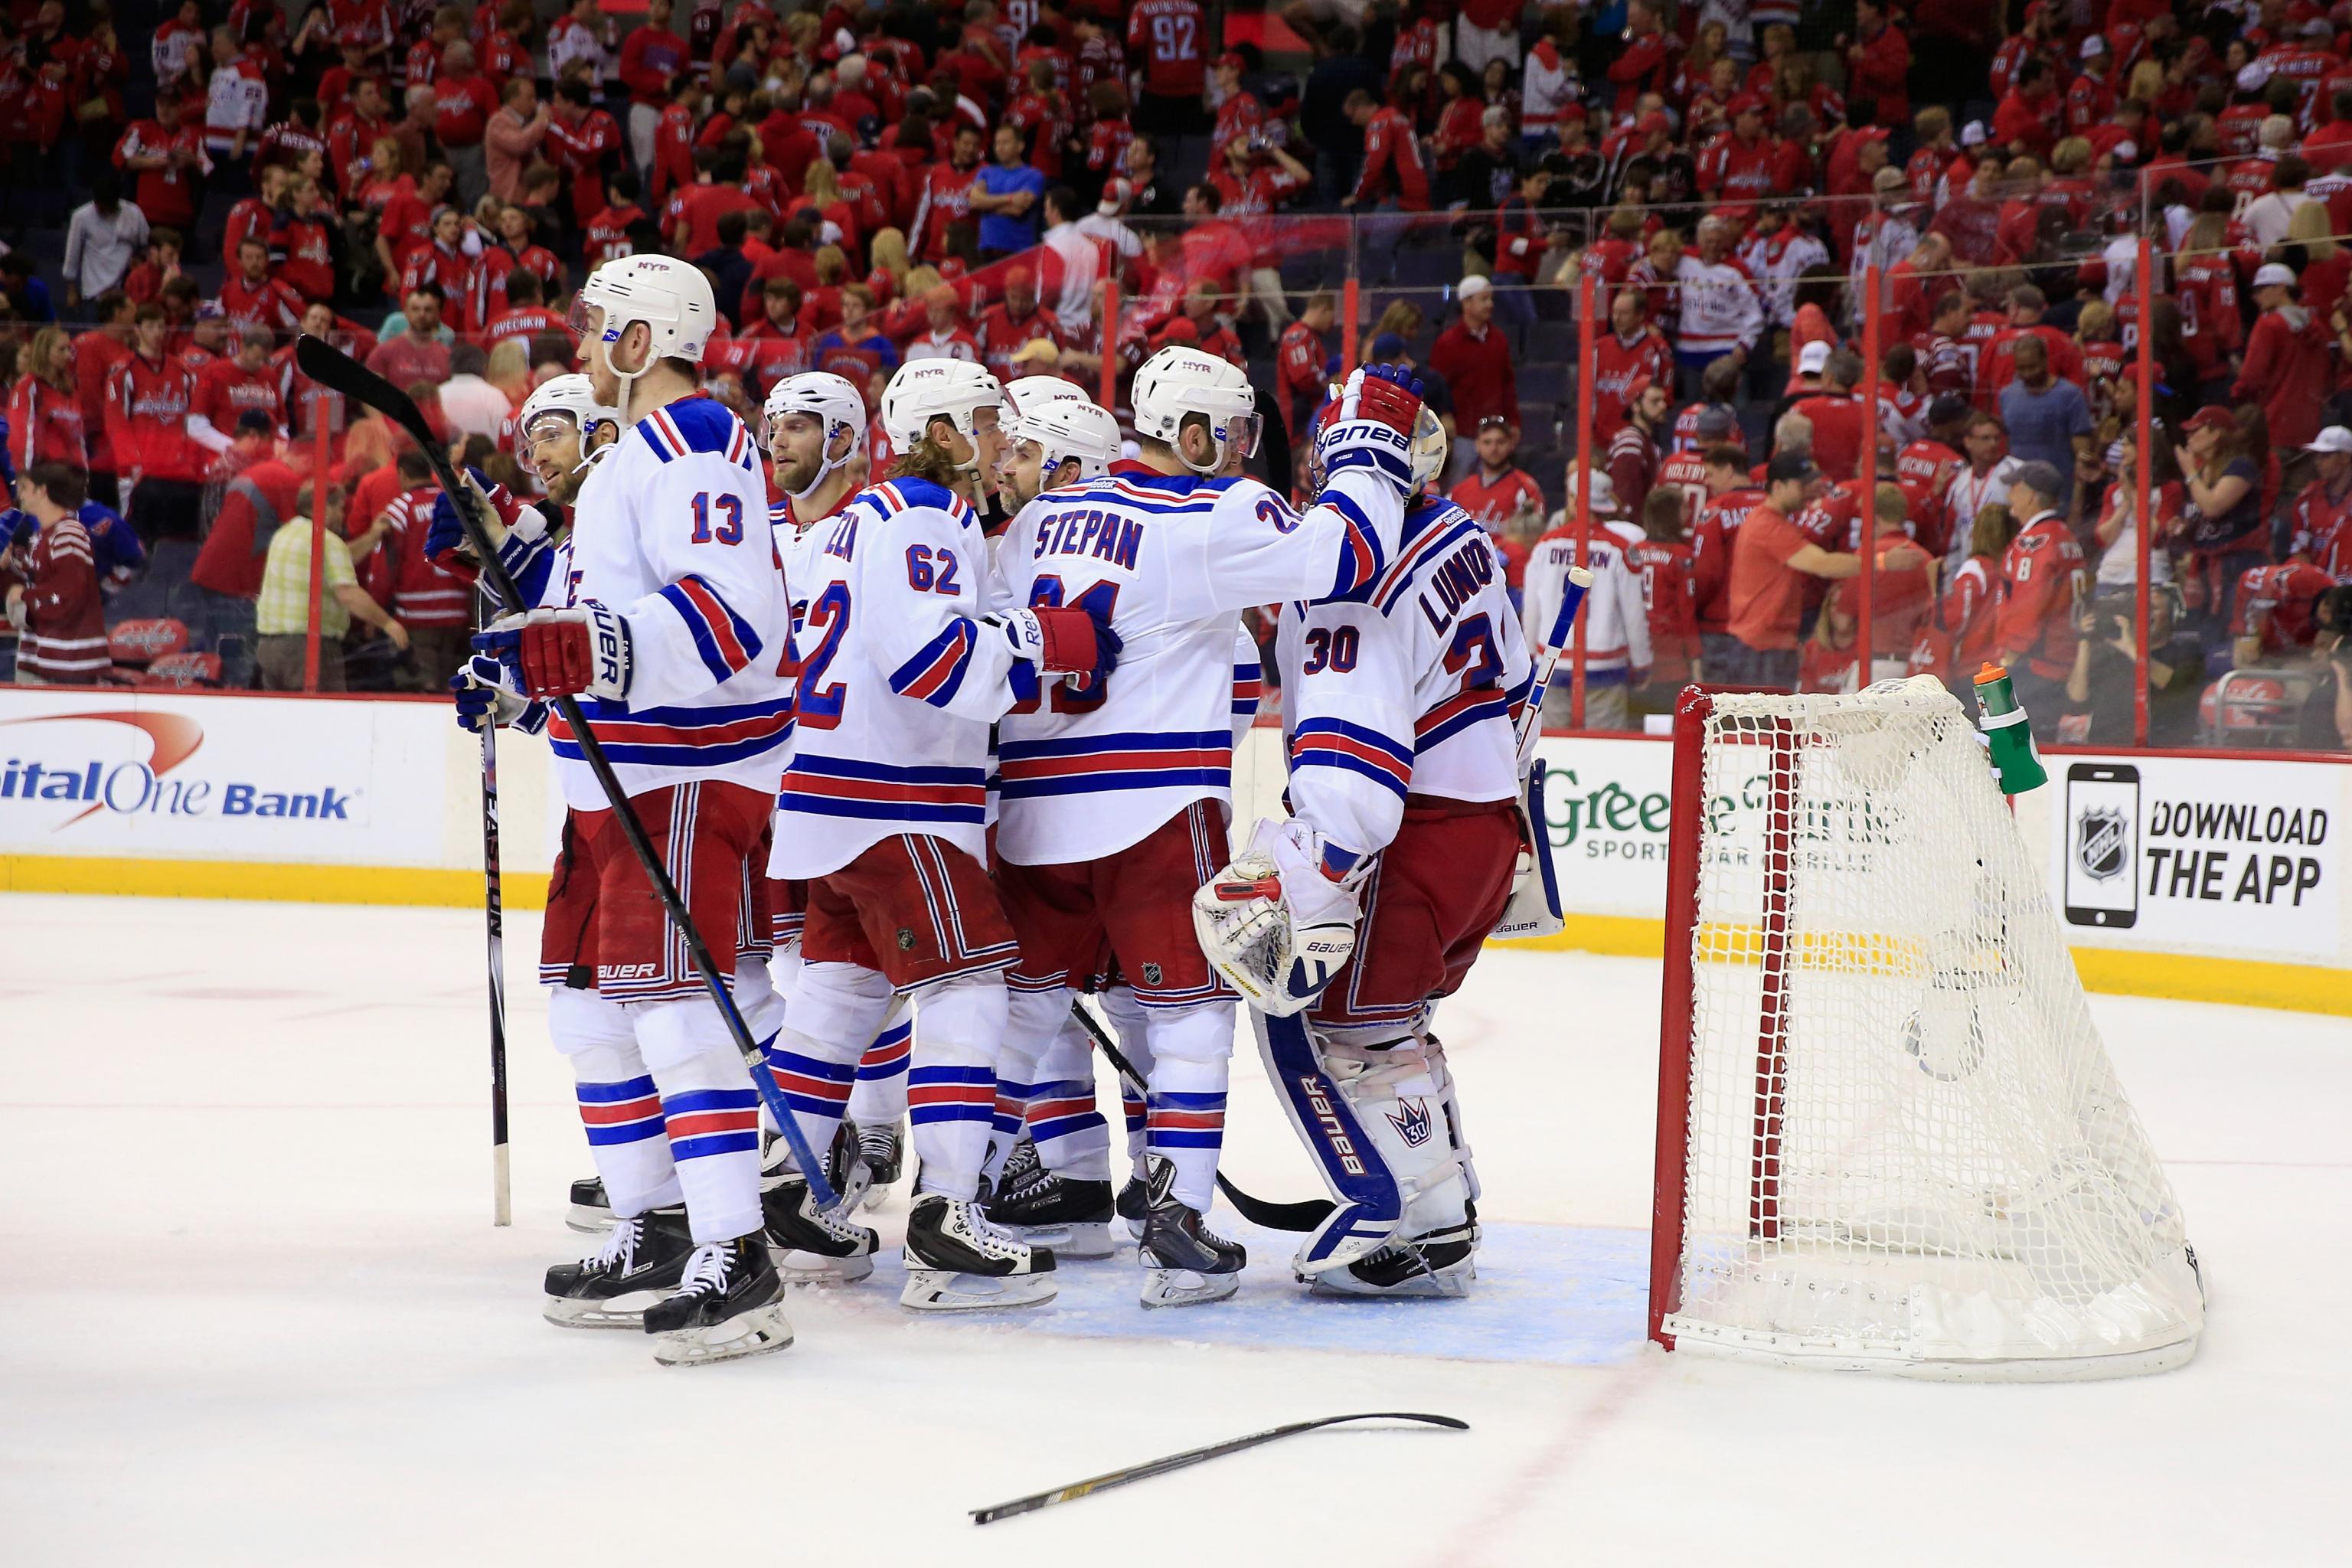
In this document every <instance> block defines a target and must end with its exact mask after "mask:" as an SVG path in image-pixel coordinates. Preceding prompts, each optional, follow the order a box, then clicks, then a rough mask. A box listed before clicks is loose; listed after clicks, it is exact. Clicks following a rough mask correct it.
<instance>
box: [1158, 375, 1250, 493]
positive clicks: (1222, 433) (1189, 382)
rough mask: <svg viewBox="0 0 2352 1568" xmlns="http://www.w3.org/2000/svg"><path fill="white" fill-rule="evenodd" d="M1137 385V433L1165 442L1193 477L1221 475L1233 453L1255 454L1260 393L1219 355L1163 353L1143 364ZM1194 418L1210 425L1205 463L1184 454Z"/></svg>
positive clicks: (1246, 456)
mask: <svg viewBox="0 0 2352 1568" xmlns="http://www.w3.org/2000/svg"><path fill="white" fill-rule="evenodd" d="M1196 414H1197V415H1199V416H1201V417H1202V418H1203V419H1205V420H1207V421H1208V426H1209V438H1210V442H1211V447H1210V452H1211V456H1210V460H1209V462H1208V463H1207V464H1206V465H1202V464H1200V463H1196V462H1194V461H1193V460H1192V458H1188V457H1185V456H1184V447H1183V444H1182V435H1183V429H1184V421H1185V419H1186V417H1187V416H1192V415H1196ZM1262 427H1263V422H1262V420H1261V418H1260V416H1259V415H1258V412H1257V393H1256V392H1255V390H1254V389H1253V388H1252V387H1251V386H1250V384H1249V377H1248V376H1246V375H1244V374H1242V373H1241V372H1240V371H1239V370H1237V369H1235V368H1234V366H1232V365H1230V364H1228V363H1225V362H1224V361H1223V360H1222V359H1219V358H1218V357H1217V356H1216V355H1214V354H1211V353H1202V352H1201V351H1200V350H1199V349H1190V348H1184V347H1181V346H1172V347H1169V348H1164V349H1161V350H1160V352H1159V353H1156V354H1153V355H1152V356H1151V357H1150V359H1148V360H1146V361H1144V362H1143V368H1141V369H1140V370H1139V371H1137V372H1136V373H1135V428H1136V431H1137V433H1138V434H1139V435H1141V436H1143V437H1146V438H1147V439H1150V440H1153V441H1158V442H1160V443H1162V444H1164V445H1165V446H1166V447H1168V448H1169V449H1170V450H1171V451H1172V452H1174V453H1175V454H1176V455H1177V457H1178V458H1179V459H1180V460H1181V462H1182V463H1183V464H1184V466H1185V467H1186V468H1191V469H1192V471H1193V472H1194V473H1197V474H1204V475H1205V474H1219V473H1223V471H1224V469H1225V466H1226V462H1227V459H1228V458H1231V457H1232V456H1233V455H1234V454H1235V453H1239V454H1240V455H1241V456H1242V457H1244V458H1253V457H1255V456H1256V455H1257V438H1258V435H1259V432H1260V430H1261V429H1262Z"/></svg>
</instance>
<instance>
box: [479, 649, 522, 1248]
mask: <svg viewBox="0 0 2352 1568" xmlns="http://www.w3.org/2000/svg"><path fill="white" fill-rule="evenodd" d="M481 618H482V622H483V624H484V625H485V626H487V625H488V624H489V621H490V620H491V618H492V617H491V616H489V615H488V613H487V610H486V611H485V613H484V614H483V616H482V617H481ZM482 918H483V923H484V925H485V926H486V927H487V928H488V935H489V967H490V1212H491V1220H490V1223H491V1224H492V1225H512V1224H513V1223H514V1186H513V1182H512V1180H511V1178H510V1177H509V1172H508V1167H507V938H506V893H505V887H504V879H503V878H502V877H501V875H500V873H499V727H498V725H497V724H495V723H493V722H492V721H491V717H490V716H489V715H485V716H484V718H483V721H482Z"/></svg>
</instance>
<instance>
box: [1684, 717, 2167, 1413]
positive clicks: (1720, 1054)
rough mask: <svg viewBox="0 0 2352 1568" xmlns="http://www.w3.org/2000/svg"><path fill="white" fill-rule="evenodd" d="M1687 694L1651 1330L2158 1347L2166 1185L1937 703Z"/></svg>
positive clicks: (1944, 1348) (1729, 1347)
mask: <svg viewBox="0 0 2352 1568" xmlns="http://www.w3.org/2000/svg"><path fill="white" fill-rule="evenodd" d="M1710 703H1711V711H1710V712H1709V714H1708V716H1707V718H1706V721H1705V728H1704V733H1703V739H1702V740H1701V742H1700V743H1701V744H1702V746H1703V752H1702V758H1701V763H1702V765H1701V769H1700V773H1699V776H1700V778H1701V780H1702V781H1703V782H1702V785H1701V789H1700V792H1699V793H1700V795H1702V796H1703V799H1701V800H1698V801H1693V800H1688V799H1683V798H1677V799H1676V801H1675V809H1676V811H1677V812H1685V811H1693V810H1696V811H1700V812H1702V813H1703V814H1704V815H1703V816H1702V817H1701V818H1700V824H1701V826H1700V837H1699V843H1698V857H1697V877H1696V889H1695V893H1696V898H1695V900H1694V901H1693V902H1692V904H1691V905H1690V906H1689V909H1690V914H1689V916H1688V921H1689V929H1688V931H1686V932H1680V933H1678V932H1676V931H1674V930H1672V929H1671V926H1670V931H1669V937H1668V940H1669V942H1679V941H1683V940H1687V941H1688V942H1689V944H1690V954H1691V960H1692V963H1691V965H1690V969H1689V975H1690V994H1689V996H1688V998H1687V1006H1688V1009H1689V1013H1690V1060H1689V1082H1688V1090H1689V1098H1688V1104H1687V1122H1686V1127H1685V1135H1684V1145H1683V1146H1684V1162H1683V1194H1682V1216H1683V1217H1682V1225H1681V1247H1680V1254H1679V1261H1678V1265H1677V1267H1676V1268H1675V1273H1674V1274H1673V1276H1672V1278H1671V1279H1670V1280H1669V1281H1666V1282H1665V1283H1666V1289H1668V1291H1669V1295H1668V1298H1667V1301H1666V1307H1667V1315H1666V1318H1665V1320H1664V1329H1665V1330H1666V1331H1667V1332H1669V1333H1671V1334H1672V1335H1674V1336H1675V1338H1676V1340H1677V1341H1678V1342H1679V1343H1681V1344H1682V1345H1684V1346H1686V1347H1689V1348H1702V1347H1704V1348H1708V1349H1714V1350H1721V1351H1730V1352H1748V1353H1752V1354H1757V1355H1761V1356H1765V1357H1769V1358H1776V1359H1786V1360H1792V1361H1793V1360H1800V1359H1801V1360H1806V1361H1820V1362H1825V1363H1829V1364H1834V1365H1841V1366H1848V1367H1863V1368H1874V1369H1879V1370H1893V1371H1903V1372H1912V1373H1924V1374H1929V1375H1936V1374H1940V1375H1947V1376H1979V1377H1984V1376H2005V1377H2037V1376H2039V1377H2082V1376H2096V1375H2101V1374H2102V1373H2122V1372H2137V1371H2147V1370H2153V1369H2155V1368H2157V1367H2160V1366H2166V1365H2172V1364H2177V1363H2179V1362H2181V1361H2184V1360H2186V1359H2187V1358H2188V1357H2189V1354H2190V1353H2192V1352H2193V1350H2194V1346H2195V1342H2196V1336H2197V1333H2198V1330H2199V1327H2200V1323H2201V1321H2202V1317H2203V1303H2202V1297H2201V1294H2200V1286H2199V1282H2198V1279H2197V1278H2196V1272H2195V1266H2194V1260H2193V1257H2192V1255H2191V1254H2190V1253H2189V1249H2188V1247H2187V1242H2186V1238H2185V1237H2184V1235H2183V1229H2182V1219H2181V1214H2180V1209H2179V1205H2178V1203H2177V1202H2176V1201H2175V1200H2174V1197H2173V1194H2172V1190H2171V1187H2170V1185H2169V1184H2168V1183H2167V1181H2166V1180H2165V1175H2164V1172H2163V1170H2162V1169H2161V1167H2160V1166H2159V1165H2158V1163H2157V1159H2156V1155H2155V1152H2154V1151H2153V1150H2152V1149H2151V1148H2150V1146H2149V1143H2148V1140H2147V1133H2146V1132H2145V1131H2143V1130H2142V1129H2141V1126H2140V1123H2139V1121H2138V1118H2137V1116H2136V1115H2134V1113H2133V1111H2132V1108H2131V1105H2130V1103H2129V1101H2128V1100H2126V1098H2125V1096H2124V1092H2123V1087H2122V1085H2121V1084H2120V1083H2119V1082H2117V1080H2116V1076H2115V1073H2114V1071H2113V1069H2112V1068H2110V1066H2109V1065H2108V1062H2107V1057H2106V1052H2105V1048H2104V1047H2102V1046H2101V1044H2100V1041H2099V1037H2098V1033H2097V1030H2096V1029H2095V1027H2094V1026H2093V1024H2092V1021H2091V1016H2090V1012H2089V1009H2088V1007H2087V1006H2086V1005H2085V1004H2084V996H2083V990H2082V986H2081V984H2080V982H2079V981H2078V980H2077V979H2076V977H2075V974H2074V966H2073V964H2072V963H2071V961H2070V960H2069V958H2068V955H2067V952H2066V948H2065V944H2064V942H2063V938H2062V937H2061V935H2060V932H2059V929H2058V924H2057V921H2056V920H2055V919H2054V918H2053V912H2052V910H2051V904H2050V897H2049V894H2048V891H2047V889H2046V882H2045V879H2044V877H2043V876H2042V871H2041V869H2040V868H2039V867H2038V866H2037V865H2036V864H2035V863H2034V860H2033V858H2032V857H2031V856H2029V854H2028V853H2027V851H2026V848H2025V846H2024V843H2023V842H2022V840H2021V838H2020V837H2019V836H2018V833H2017V831H2016V828H2015V826H2014V825H2013V824H2012V823H2011V819H2010V816H2009V813H2008V809H2007V806H2006V805H2005V803H2004V802H2003V800H2002V798H2001V795H2000V791H1999V788H1998V786H1997V784H1995V782H1994V780H1993V778H1992V776H1991V773H1990V769H1989V767H1988V765H1987V763H1986V760H1985V757H1984V755H1983V752H1982V751H1981V750H1980V748H1979V746H1978V744H1977V742H1976V739H1975V736H1974V732H1973V726H1972V725H1971V724H1970V722H1969V718H1968V716H1967V715H1966V713H1964V712H1963V710H1962V709H1961V706H1960V704H1959V703H1958V700H1955V699H1954V698H1953V697H1952V696H1951V695H1950V694H1949V693H1948V692H1947V691H1946V690H1944V689H1943V688H1942V687H1941V686H1940V685H1938V684H1937V683H1936V682H1935V681H1933V680H1921V681H1911V682H1889V683H1885V684H1882V685H1879V686H1874V687H1872V688H1870V689H1868V690H1866V691H1864V692H1861V693H1858V694H1856V695H1853V696H1800V697H1787V696H1732V695H1717V696H1715V697H1713V698H1712V699H1711V700H1710ZM1679 743H1683V744H1687V743H1688V738H1687V737H1685V740H1683V741H1682V742H1679ZM1668 974H1669V989H1670V991H1671V990H1672V989H1673V988H1674V986H1675V980H1674V975H1675V965H1674V964H1672V963H1670V964H1669V966H1668ZM1677 1005H1679V1004H1678V999H1677V998H1676V997H1675V995H1673V994H1670V995H1669V996H1668V998H1667V1006H1668V1008H1669V1010H1670V1011H1669V1016H1670V1017H1672V1016H1675V1015H1674V1013H1673V1011H1672V1010H1673V1009H1675V1007H1676V1006H1677ZM1668 1099H1669V1100H1671V1095H1669V1096H1668ZM1669 1109H1670V1110H1671V1109H1672V1107H1671V1106H1670V1107H1669ZM1664 1135H1665V1134H1664V1132H1662V1136H1664ZM1666 1158H1667V1156H1665V1155H1664V1154H1662V1160H1664V1159H1666ZM1662 1223H1670V1222H1667V1221H1664V1219H1663V1218H1662Z"/></svg>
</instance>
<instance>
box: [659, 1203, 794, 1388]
mask: <svg viewBox="0 0 2352 1568" xmlns="http://www.w3.org/2000/svg"><path fill="white" fill-rule="evenodd" d="M783 1290H784V1288H783V1285H782V1282H781V1281H780V1280H778V1279H777V1278H776V1270H775V1266H774V1265H773V1264H772V1263H770V1262H769V1261H768V1249H767V1248H766V1247H763V1246H761V1243H760V1237H759V1235H758V1233H756V1232H754V1233H753V1234H751V1235H750V1236H739V1237H736V1238H735V1239H734V1240H732V1241H714V1242H710V1243H708V1244H706V1245H704V1246H701V1247H696V1248H695V1249H694V1254H693V1257H692V1258H689V1259H688V1263H687V1266H686V1270H685V1280H684V1283H683V1284H682V1285H681V1286H680V1287H679V1289H678V1290H677V1294H676V1295H673V1296H667V1297H665V1298H663V1299H662V1300H659V1301H656V1302H655V1303H654V1304H653V1305H652V1306H650V1307H647V1308H646V1317H645V1322H646V1332H647V1333H649V1334H652V1335H654V1336H655V1344H654V1360H656V1361H657V1362H659V1363H662V1365H664V1366H708V1365H709V1364H710V1363H713V1362H721V1361H734V1360H736V1359H738V1358H740V1357H742V1356H753V1355H766V1354H767V1353H769V1352H771V1351H780V1350H782V1349H784V1348H785V1347H786V1346H788V1345H790V1344H791V1343H792V1342H793V1326H792V1324H790V1323H788V1322H786V1321H784V1310H783V1308H782V1305H780V1304H779V1298H780V1297H782V1295H783Z"/></svg>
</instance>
